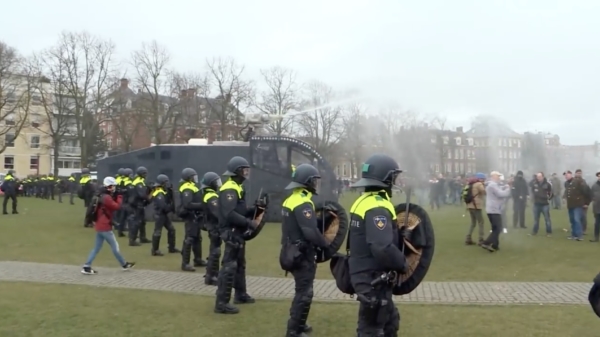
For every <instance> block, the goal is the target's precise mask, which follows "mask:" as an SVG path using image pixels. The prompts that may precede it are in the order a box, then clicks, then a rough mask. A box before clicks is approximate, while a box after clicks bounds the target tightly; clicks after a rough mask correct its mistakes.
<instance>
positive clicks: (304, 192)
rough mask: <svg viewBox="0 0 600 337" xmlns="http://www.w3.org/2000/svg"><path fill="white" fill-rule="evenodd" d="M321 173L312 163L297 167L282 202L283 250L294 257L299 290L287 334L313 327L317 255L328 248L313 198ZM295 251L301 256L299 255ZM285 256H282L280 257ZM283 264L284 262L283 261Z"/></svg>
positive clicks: (290, 268) (291, 335)
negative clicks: (311, 307) (311, 308)
mask: <svg viewBox="0 0 600 337" xmlns="http://www.w3.org/2000/svg"><path fill="white" fill-rule="evenodd" d="M319 179H321V176H320V175H319V171H318V170H317V169H316V168H315V167H314V166H312V165H310V164H302V165H299V166H298V167H296V169H295V171H294V173H293V175H292V182H291V183H290V184H289V185H288V186H287V187H286V190H290V189H292V190H293V192H292V194H291V195H290V196H289V197H288V198H287V199H285V201H284V202H283V206H282V215H283V223H282V237H281V243H282V245H283V249H282V252H281V254H283V255H287V256H292V257H294V258H293V259H292V261H290V262H289V263H288V264H289V266H288V267H285V268H286V269H288V270H286V271H289V272H290V273H292V275H293V276H294V283H295V289H296V293H295V295H294V299H293V300H292V307H291V308H290V319H289V320H288V324H287V334H286V336H288V337H296V336H306V333H308V332H310V331H311V328H310V327H309V326H308V325H306V320H307V319H308V313H309V311H310V306H311V303H312V298H313V282H314V280H315V274H316V272H317V263H316V261H315V257H316V255H317V254H322V250H325V249H327V247H328V243H327V241H326V240H325V237H323V235H322V233H321V232H319V229H318V227H317V217H316V216H315V206H314V203H313V202H312V200H311V198H312V195H313V194H317V184H318V181H319ZM296 252H299V253H300V256H296V255H297V254H295V253H296ZM282 258H286V257H285V256H282V257H280V261H281V260H282ZM282 267H283V265H282Z"/></svg>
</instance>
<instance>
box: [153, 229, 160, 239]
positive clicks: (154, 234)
mask: <svg viewBox="0 0 600 337" xmlns="http://www.w3.org/2000/svg"><path fill="white" fill-rule="evenodd" d="M161 234H162V233H161V232H160V231H159V230H158V229H155V230H154V232H153V233H152V236H157V237H160V236H161Z"/></svg>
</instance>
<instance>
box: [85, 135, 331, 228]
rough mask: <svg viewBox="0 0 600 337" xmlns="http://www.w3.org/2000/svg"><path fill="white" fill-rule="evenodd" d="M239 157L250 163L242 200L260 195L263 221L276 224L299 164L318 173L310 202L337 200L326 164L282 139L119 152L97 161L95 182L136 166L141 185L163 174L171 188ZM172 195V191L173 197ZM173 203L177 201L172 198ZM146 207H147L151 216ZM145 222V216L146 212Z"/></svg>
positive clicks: (305, 147)
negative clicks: (143, 172) (264, 198)
mask: <svg viewBox="0 0 600 337" xmlns="http://www.w3.org/2000/svg"><path fill="white" fill-rule="evenodd" d="M234 156H242V157H244V158H246V159H247V160H248V162H249V163H250V166H251V169H250V179H249V180H248V181H246V182H245V183H244V184H245V190H246V201H247V202H248V203H249V204H252V203H253V202H254V200H256V199H257V198H258V197H259V194H260V193H261V190H262V193H266V194H267V195H268V198H269V207H268V212H267V214H266V218H267V221H269V222H280V221H281V204H282V203H283V200H284V198H285V196H287V193H288V191H286V190H284V189H285V187H286V185H287V184H288V183H289V182H290V181H291V177H292V172H293V170H294V169H295V167H296V166H298V165H300V164H305V163H306V164H311V165H313V166H315V167H316V168H317V169H318V170H319V171H320V173H321V186H320V189H319V190H320V193H319V195H318V196H316V197H315V201H320V200H328V201H337V200H338V197H337V179H336V176H335V173H334V171H333V169H332V168H331V166H330V165H329V163H328V162H327V161H326V160H325V159H324V158H323V157H322V156H321V155H320V154H319V153H317V152H316V151H315V150H314V149H313V148H312V147H311V146H310V145H309V144H307V143H305V142H303V141H301V140H298V139H294V138H289V137H282V136H253V137H251V138H250V139H249V141H248V142H241V141H217V142H214V143H213V144H210V145H209V144H206V142H204V144H203V142H201V140H191V141H190V144H171V145H156V146H151V147H148V148H145V149H141V150H137V151H133V152H129V153H124V154H120V155H116V156H112V157H108V158H104V159H101V160H99V161H98V164H97V170H98V178H99V179H100V181H101V180H102V179H104V177H106V176H111V175H115V174H116V172H117V170H118V169H119V168H122V167H128V168H132V169H133V170H134V171H135V169H136V168H137V167H138V166H145V167H146V168H147V169H148V177H147V182H148V183H151V182H152V181H153V180H154V179H155V178H156V176H157V175H159V174H165V175H167V176H168V177H169V179H170V180H171V182H172V183H173V185H174V189H175V190H176V189H177V186H178V182H179V181H180V175H181V171H182V170H183V169H184V168H186V167H191V168H193V169H195V170H196V172H198V179H201V178H202V175H203V174H204V173H205V172H208V171H213V172H216V173H218V174H221V173H223V172H225V168H226V166H227V162H228V161H229V159H231V157H234ZM175 193H177V192H175ZM175 200H176V202H178V201H179V196H176V198H175ZM151 209H152V207H147V212H151ZM147 215H148V217H149V218H150V216H151V214H150V213H147Z"/></svg>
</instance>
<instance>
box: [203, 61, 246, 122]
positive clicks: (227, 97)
mask: <svg viewBox="0 0 600 337" xmlns="http://www.w3.org/2000/svg"><path fill="white" fill-rule="evenodd" d="M206 66H207V68H208V78H209V81H210V84H211V90H210V92H211V93H212V92H214V93H215V94H216V97H215V98H216V99H215V100H207V101H208V103H209V104H210V112H209V113H210V114H211V116H210V119H211V120H214V121H217V122H218V123H219V125H220V131H221V134H225V132H226V131H227V126H228V125H240V124H241V123H240V120H241V118H242V113H241V111H240V110H239V108H240V107H242V106H244V105H246V106H247V105H250V104H251V103H252V98H253V93H254V90H253V84H252V82H250V81H247V80H245V79H244V78H243V75H244V71H245V67H244V66H243V65H240V64H238V63H237V62H236V61H235V60H234V59H233V58H214V59H212V60H207V61H206Z"/></svg>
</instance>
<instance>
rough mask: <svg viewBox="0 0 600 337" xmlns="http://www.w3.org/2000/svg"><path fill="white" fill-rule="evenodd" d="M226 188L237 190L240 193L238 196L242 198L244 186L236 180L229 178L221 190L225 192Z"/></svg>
mask: <svg viewBox="0 0 600 337" xmlns="http://www.w3.org/2000/svg"><path fill="white" fill-rule="evenodd" d="M226 190H235V191H236V192H237V194H238V198H239V199H242V192H243V190H242V186H240V185H238V184H237V183H236V182H235V181H233V180H231V179H229V180H227V181H226V182H225V184H223V186H221V188H220V189H219V191H220V192H223V191H226Z"/></svg>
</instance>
